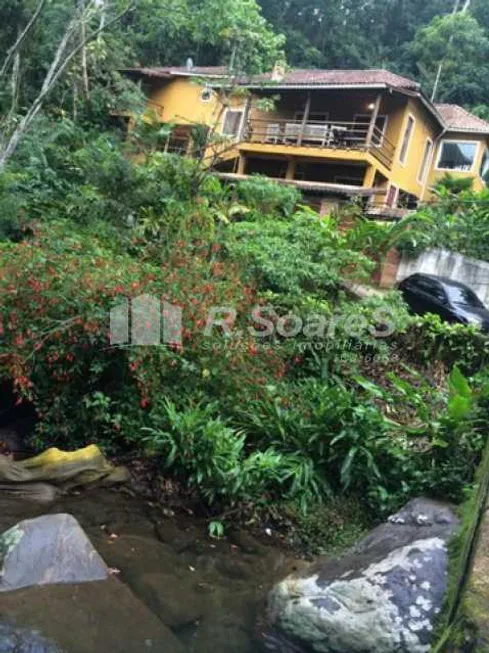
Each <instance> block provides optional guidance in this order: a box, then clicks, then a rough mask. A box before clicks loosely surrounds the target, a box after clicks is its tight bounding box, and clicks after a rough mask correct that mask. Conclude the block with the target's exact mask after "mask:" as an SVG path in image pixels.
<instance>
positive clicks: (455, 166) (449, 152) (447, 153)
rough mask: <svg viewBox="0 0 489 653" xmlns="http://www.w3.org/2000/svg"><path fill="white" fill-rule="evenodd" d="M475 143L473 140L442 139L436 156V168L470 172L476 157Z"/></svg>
mask: <svg viewBox="0 0 489 653" xmlns="http://www.w3.org/2000/svg"><path fill="white" fill-rule="evenodd" d="M477 145H478V144H477V143H474V142H473V141H443V143H442V144H441V147H440V154H439V156H438V163H437V166H436V167H437V168H438V170H455V171H458V172H470V171H471V170H472V168H473V167H474V163H475V159H476V157H477Z"/></svg>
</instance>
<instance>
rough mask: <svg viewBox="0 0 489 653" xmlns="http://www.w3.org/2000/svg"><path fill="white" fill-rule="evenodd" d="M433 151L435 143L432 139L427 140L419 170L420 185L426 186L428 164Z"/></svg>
mask: <svg viewBox="0 0 489 653" xmlns="http://www.w3.org/2000/svg"><path fill="white" fill-rule="evenodd" d="M432 151H433V141H432V140H431V138H427V139H426V143H425V146H424V151H423V158H422V159H421V166H420V168H419V175H418V181H419V183H420V184H424V182H425V179H426V174H427V172H428V164H429V162H430V159H431V153H432Z"/></svg>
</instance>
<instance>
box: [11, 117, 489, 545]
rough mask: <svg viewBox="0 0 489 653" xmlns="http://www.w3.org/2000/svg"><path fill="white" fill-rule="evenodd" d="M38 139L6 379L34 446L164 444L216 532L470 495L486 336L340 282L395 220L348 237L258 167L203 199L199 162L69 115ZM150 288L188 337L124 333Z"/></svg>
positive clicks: (15, 229) (21, 228) (212, 186)
mask: <svg viewBox="0 0 489 653" xmlns="http://www.w3.org/2000/svg"><path fill="white" fill-rule="evenodd" d="M40 135H42V132H38V139H37V141H36V142H34V141H33V140H31V141H25V143H24V146H23V148H22V149H21V150H20V151H19V154H18V157H17V159H16V160H15V162H13V163H12V165H11V166H10V168H9V171H8V174H7V175H5V176H4V178H3V184H4V185H3V187H2V190H1V194H0V205H1V206H2V215H3V216H4V222H3V241H2V243H1V244H0V291H1V293H2V297H3V301H2V306H1V308H0V330H1V341H0V372H1V375H2V377H4V378H6V379H12V380H13V382H14V388H15V391H16V393H17V394H18V397H19V401H30V402H32V403H33V404H34V406H35V408H36V411H37V415H38V423H37V428H36V433H35V435H34V438H33V443H34V444H35V445H36V447H38V448H42V447H46V446H49V445H53V444H56V445H60V446H63V447H76V446H80V445H82V444H85V443H87V442H97V443H99V444H101V445H102V446H103V447H104V448H105V449H106V450H107V451H108V452H109V453H112V454H117V453H120V452H128V451H130V452H134V453H137V454H139V455H148V456H152V457H155V458H156V460H158V461H159V462H160V463H161V469H162V471H163V472H164V473H170V474H172V475H173V476H174V477H175V478H178V479H179V480H180V481H182V482H183V483H185V484H187V485H188V487H189V488H190V489H191V490H192V491H193V492H195V493H196V495H197V496H199V497H200V498H201V500H202V501H204V502H205V503H206V504H207V505H208V507H209V508H210V510H211V514H213V515H215V516H216V517H215V518H214V519H213V526H212V528H213V529H214V530H215V529H216V528H218V530H219V529H220V527H219V526H218V525H216V524H218V522H219V520H220V517H219V515H221V514H227V513H228V512H229V511H230V510H231V511H232V512H233V514H235V513H236V511H237V512H241V513H243V514H248V515H249V514H250V513H251V514H255V513H256V511H260V512H263V511H265V512H268V513H270V514H271V513H273V514H274V515H276V514H277V506H278V505H280V504H281V502H282V504H283V506H284V510H285V512H287V511H290V506H295V507H296V510H297V511H298V513H300V514H307V511H308V510H309V511H311V510H312V508H313V507H314V506H316V505H317V504H318V503H321V502H325V501H326V502H329V501H337V500H338V497H355V499H354V500H355V501H359V500H360V501H361V502H362V505H363V506H364V507H365V508H368V511H369V512H370V514H373V515H375V516H377V517H378V516H380V515H384V514H386V513H387V512H389V511H391V510H393V509H394V508H396V507H398V506H399V505H401V504H402V503H404V502H405V501H406V500H407V499H409V498H410V497H412V496H416V495H419V494H429V495H432V496H437V497H443V498H447V499H451V500H454V501H461V500H462V499H463V497H464V494H465V491H466V489H467V487H469V486H470V484H471V483H472V479H473V474H474V470H475V468H476V466H477V464H478V462H479V459H480V454H481V451H482V448H483V445H484V436H483V431H482V424H483V421H484V419H485V418H486V409H485V406H486V404H485V403H484V402H482V403H481V402H480V400H479V397H482V396H484V397H485V394H484V392H485V391H484V392H483V391H482V390H481V389H480V387H481V386H480V384H474V385H473V384H472V382H471V381H470V380H468V379H469V378H470V377H471V376H473V375H474V374H477V373H479V372H480V370H481V369H482V368H483V367H484V365H485V364H486V362H487V354H488V349H487V341H486V340H485V339H484V338H483V336H482V335H481V334H480V333H479V332H478V331H477V330H475V329H473V328H466V327H463V326H450V325H445V324H443V323H441V322H440V321H439V320H436V319H434V318H432V317H426V318H413V317H411V316H410V315H409V314H408V313H407V310H406V308H405V306H404V304H403V303H402V301H401V300H400V298H399V296H398V295H397V293H392V294H390V295H386V296H385V297H383V298H372V299H370V300H367V301H364V302H358V301H355V300H353V299H351V298H350V297H349V296H348V295H347V294H346V293H345V292H344V291H343V290H342V284H343V282H344V281H345V280H347V279H352V280H358V279H361V278H368V275H369V274H370V273H371V271H372V269H373V268H374V267H375V261H372V259H371V258H370V257H369V256H368V255H367V254H369V250H368V248H365V247H364V244H365V242H366V240H367V242H371V243H372V251H374V250H375V249H376V248H377V246H380V245H381V244H383V245H382V246H384V247H388V246H389V245H390V244H391V242H392V239H393V238H397V237H398V235H396V233H397V232H396V231H395V230H397V231H399V228H398V227H396V228H394V229H392V230H391V231H389V230H388V229H386V227H385V226H379V227H378V231H375V227H372V225H371V224H370V225H366V224H365V223H364V222H363V220H362V219H360V218H358V219H357V221H356V226H355V227H354V228H353V229H352V230H351V231H349V232H346V233H343V232H342V231H341V230H339V229H338V225H337V222H336V219H335V218H333V217H328V218H319V216H318V215H317V214H315V213H314V212H313V211H311V210H310V209H308V208H306V207H304V206H302V205H301V203H300V197H299V196H298V195H297V193H296V192H295V191H293V190H290V189H288V188H287V189H284V188H283V187H281V186H278V185H275V184H273V183H271V182H268V181H266V180H264V179H261V178H256V179H254V180H251V181H249V182H247V183H245V184H241V185H237V186H236V187H231V186H223V185H222V184H221V183H220V182H219V181H218V180H217V179H216V178H214V177H212V175H204V176H203V178H202V179H200V181H199V192H198V194H197V195H196V194H195V192H194V191H195V185H194V180H195V177H196V175H199V178H200V176H201V175H202V171H201V169H200V168H199V164H198V163H196V162H195V161H192V160H186V159H183V158H179V157H175V156H172V155H168V154H166V155H165V154H161V153H155V154H151V155H150V156H148V158H147V160H146V162H141V163H138V164H136V163H133V162H132V161H131V159H130V158H128V157H127V156H125V155H124V147H130V144H126V145H125V146H124V145H123V144H122V143H121V142H119V141H118V140H117V138H116V137H115V136H114V135H112V136H109V135H97V136H96V137H92V136H90V135H89V134H88V133H87V132H86V131H81V130H80V129H79V127H78V126H77V125H74V124H73V123H72V122H70V121H65V122H63V123H62V125H61V126H60V127H59V128H58V129H57V130H56V131H52V130H51V131H48V130H46V135H45V136H44V135H42V137H39V136H40ZM353 212H354V211H353ZM365 234H367V235H368V238H367V239H365ZM362 250H364V251H362ZM141 295H151V296H152V297H154V298H156V299H157V300H161V301H164V302H168V303H169V304H172V305H177V306H180V307H181V308H182V316H183V317H182V329H183V330H182V340H181V342H180V341H178V340H176V341H175V342H174V344H170V345H161V346H137V345H133V346H113V345H111V343H110V341H109V335H110V324H109V315H110V310H111V308H113V307H114V306H117V305H120V304H121V302H124V301H126V300H131V299H132V300H134V299H136V298H138V297H140V296H141ZM155 311H157V309H155ZM154 318H155V314H154V313H152V314H150V315H146V316H144V318H143V322H141V323H139V324H138V323H137V322H136V323H133V327H135V328H136V329H137V328H139V329H142V330H143V331H144V330H145V329H147V328H148V326H147V325H146V322H147V321H148V320H149V321H151V320H152V319H154ZM213 319H214V321H213ZM472 388H473V389H472ZM359 497H360V499H359ZM277 502H278V503H277ZM286 506H287V507H286ZM284 514H285V513H284ZM219 532H220V530H219Z"/></svg>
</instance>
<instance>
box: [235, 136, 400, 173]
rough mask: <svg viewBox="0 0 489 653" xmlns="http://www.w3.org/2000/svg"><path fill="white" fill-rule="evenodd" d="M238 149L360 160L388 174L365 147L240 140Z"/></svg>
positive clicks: (350, 160)
mask: <svg viewBox="0 0 489 653" xmlns="http://www.w3.org/2000/svg"><path fill="white" fill-rule="evenodd" d="M238 149H239V151H240V152H242V153H243V154H264V155H265V154H268V155H274V156H284V157H291V156H293V157H297V158H301V157H303V158H306V159H317V160H329V161H345V162H355V163H357V162H361V163H367V164H370V165H375V166H376V167H378V168H380V170H381V171H383V172H384V173H385V174H388V168H387V167H386V166H384V165H383V164H382V163H381V162H380V161H379V160H378V159H377V158H376V157H374V156H373V155H372V153H371V152H370V151H368V150H367V148H366V147H362V146H360V145H359V146H357V147H355V148H339V147H317V146H314V145H305V144H302V145H300V146H298V145H293V144H291V145H289V144H284V143H260V142H247V141H242V142H240V143H239V144H238Z"/></svg>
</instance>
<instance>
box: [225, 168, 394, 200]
mask: <svg viewBox="0 0 489 653" xmlns="http://www.w3.org/2000/svg"><path fill="white" fill-rule="evenodd" d="M215 174H216V176H217V177H219V178H220V179H224V180H226V181H245V180H246V179H250V178H251V177H250V175H239V174H237V173H232V172H218V173H215ZM270 181H276V182H277V183H279V184H284V185H287V186H294V187H295V188H298V189H300V190H305V191H309V192H316V193H321V192H322V193H326V194H333V195H334V194H337V195H344V196H347V197H372V196H376V195H379V196H381V195H385V190H382V189H380V188H364V187H363V186H349V185H348V184H330V183H326V182H322V181H303V180H299V179H277V178H275V177H270Z"/></svg>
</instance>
